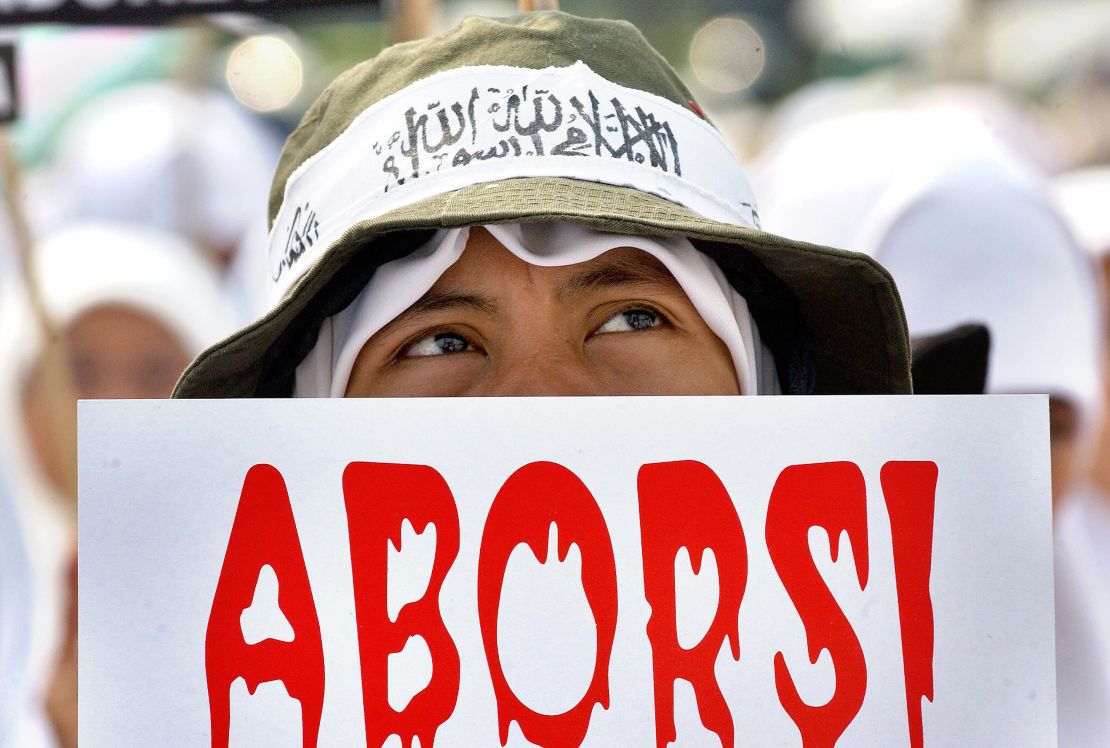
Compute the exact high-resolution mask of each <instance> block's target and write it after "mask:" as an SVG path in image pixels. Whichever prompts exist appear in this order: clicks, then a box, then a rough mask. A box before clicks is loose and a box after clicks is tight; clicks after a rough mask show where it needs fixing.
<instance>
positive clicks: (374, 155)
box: [175, 13, 909, 397]
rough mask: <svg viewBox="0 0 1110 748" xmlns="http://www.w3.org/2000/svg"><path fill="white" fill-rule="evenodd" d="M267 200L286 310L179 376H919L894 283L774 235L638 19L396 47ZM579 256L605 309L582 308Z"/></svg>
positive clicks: (489, 28) (601, 382)
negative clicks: (912, 366)
mask: <svg viewBox="0 0 1110 748" xmlns="http://www.w3.org/2000/svg"><path fill="white" fill-rule="evenodd" d="M270 219H271V233H270V250H269V259H268V267H266V268H265V269H260V272H265V273H267V277H268V279H269V283H270V286H271V288H272V299H273V308H272V309H271V311H270V312H269V313H268V314H267V315H265V316H264V317H263V318H261V319H260V320H258V321H256V322H255V323H254V324H253V325H251V326H249V327H247V328H246V329H244V330H242V331H240V332H239V333H237V334H235V335H233V336H232V337H230V338H228V339H227V340H225V341H223V342H222V343H220V344H218V345H216V346H214V347H213V348H211V349H209V350H208V351H206V352H205V354H204V355H202V356H201V357H200V358H199V359H198V360H197V361H195V362H194V364H193V365H192V366H191V367H190V369H189V370H188V371H187V372H186V374H185V375H184V377H183V378H182V380H181V381H180V382H179V383H178V386H177V389H176V391H175V393H176V396H178V397H214V396H223V397H228V396H239V397H244V396H245V397H250V396H290V395H297V396H343V395H372V394H395V395H404V394H445V395H446V394H501V395H510V394H537V393H541V392H554V391H557V392H558V393H560V394H630V393H640V394H644V393H648V392H650V393H654V394H668V393H677V392H687V393H690V392H700V393H702V394H709V393H711V392H731V393H737V392H739V393H743V394H756V393H774V392H783V393H787V394H807V393H848V392H859V393H865V392H868V393H898V392H903V393H905V392H908V391H909V348H908V342H907V339H906V334H905V326H904V321H903V318H902V314H901V310H900V306H899V304H898V300H897V295H896V292H895V290H894V287H893V284H892V283H891V281H890V279H889V277H888V276H887V275H886V274H885V273H884V272H883V271H882V270H881V269H880V268H879V267H878V266H877V265H876V264H875V263H873V262H871V261H870V260H868V259H866V258H862V257H859V256H857V255H853V254H851V253H847V252H840V251H836V250H829V249H822V248H818V247H813V246H810V245H805V244H801V243H798V242H791V241H788V240H785V239H783V238H781V237H778V236H774V235H771V234H767V233H765V232H763V231H761V230H760V229H759V228H758V213H757V210H756V207H755V200H754V198H753V197H752V195H751V193H750V190H749V189H748V186H747V180H746V177H745V176H744V172H743V170H742V168H741V167H740V165H739V164H737V163H736V161H735V159H734V158H733V157H732V156H731V154H730V152H729V151H728V148H727V146H726V144H725V141H724V140H723V138H722V137H721V135H720V134H719V133H718V132H717V131H716V130H715V129H714V128H713V127H712V125H710V124H709V123H708V122H707V121H706V120H705V118H704V115H703V114H702V112H701V110H700V108H698V106H697V104H696V103H695V102H694V100H693V97H692V96H691V94H690V92H689V91H688V90H687V89H686V87H685V86H684V85H683V84H682V83H681V81H679V80H678V78H677V76H676V75H675V73H674V71H673V70H671V69H670V68H669V67H668V66H667V65H666V63H665V62H664V61H663V60H662V58H661V57H660V56H659V55H658V54H657V53H656V52H655V51H654V50H652V49H651V48H650V47H649V46H648V45H647V44H646V42H645V41H644V39H643V37H642V36H640V34H639V32H637V31H636V30H635V28H633V27H632V26H630V25H629V24H626V23H620V22H611V21H598V20H587V19H580V18H575V17H573V16H569V15H566V14H561V13H539V14H533V15H530V16H523V17H518V18H514V19H507V20H492V19H483V18H471V19H467V20H466V21H464V22H463V23H462V24H461V25H460V26H459V27H458V28H456V29H455V30H453V31H450V32H448V33H446V34H443V35H441V36H438V37H435V38H432V39H427V40H424V41H420V42H416V43H411V44H406V45H399V46H396V47H393V48H391V49H388V50H386V51H385V52H383V53H382V54H380V55H378V56H377V57H376V58H374V59H373V60H371V61H368V62H366V63H363V64H362V65H360V66H358V67H356V68H354V69H352V70H351V71H349V72H348V73H346V74H344V75H342V76H340V78H339V79H337V81H336V82H335V83H334V84H333V85H332V86H331V87H330V88H329V89H328V91H326V92H325V93H324V94H323V96H321V98H320V99H319V100H318V101H317V102H316V104H315V105H314V106H313V107H312V108H311V109H310V111H309V112H308V113H307V114H306V116H305V118H304V120H303V122H302V124H301V126H300V127H299V128H298V130H297V131H296V132H295V133H294V134H293V135H292V136H291V137H290V139H289V141H288V143H287V145H286V148H285V151H284V153H283V156H282V160H281V163H280V165H279V168H278V173H277V176H276V177H275V180H274V185H273V188H272V190H271V197H270ZM479 227H481V228H479ZM591 274H592V278H591V277H589V276H591ZM572 276H584V277H585V280H586V281H589V282H582V280H583V279H582V278H577V281H578V289H579V290H581V289H583V288H588V289H589V290H590V291H592V292H599V291H602V290H604V291H606V293H607V294H608V295H602V296H600V297H596V298H595V300H596V301H597V303H598V304H600V305H601V306H605V305H609V306H605V308H604V309H601V308H600V307H599V308H598V309H594V308H593V307H589V308H586V307H587V306H588V305H579V306H577V307H575V306H574V305H573V304H571V303H570V302H571V301H575V299H570V298H569V296H573V294H569V295H568V294H566V293H563V294H560V293H559V291H560V290H562V291H566V290H567V284H568V283H569V284H571V286H573V285H574V281H575V280H576V279H575V278H574V277H572ZM497 279H502V280H503V281H504V282H502V283H500V284H497V283H491V282H490V281H491V280H492V281H496V280H497ZM618 281H619V282H618ZM653 283H654V286H653V285H652V284H653ZM483 284H485V287H483ZM637 284H639V285H638V286H637ZM498 291H500V292H501V293H500V294H498V293H497V292H498ZM648 291H652V292H653V293H656V292H657V294H662V295H661V296H660V295H653V293H648ZM429 293H430V295H429ZM444 296H446V297H447V298H446V299H445V298H444ZM492 297H497V298H492ZM578 300H581V298H579V299H578ZM481 302H496V303H492V304H491V303H485V304H483V303H481ZM663 302H667V303H666V304H665V303H663ZM667 304H671V306H670V307H668V306H667ZM414 305H415V307H416V309H415V310H413V309H412V307H413V306H414ZM406 310H408V314H407V315H404V314H403V313H406ZM414 311H416V312H420V313H421V314H422V315H423V316H424V321H425V322H429V324H425V325H423V326H421V325H420V324H417V323H418V322H420V320H418V319H415V318H416V317H417V316H418V315H416V314H414ZM602 311H608V312H609V314H608V315H607V316H601V317H598V315H600V314H601V312H602ZM463 312H466V313H467V314H470V315H471V317H466V316H465V315H464V314H463ZM499 312H500V314H498V313H499ZM529 312H533V313H531V314H530V313H529ZM433 313H434V314H433ZM399 315H402V316H404V319H400V318H399ZM473 315H484V317H482V319H481V320H479V319H476V318H474V317H473ZM414 320H415V321H414ZM494 322H496V324H493V323H494ZM491 324H493V327H490V325H491ZM391 325H392V327H391ZM399 326H403V327H404V328H405V330H406V331H408V332H409V333H411V335H410V336H409V337H406V338H405V340H403V341H401V342H399V343H398V342H397V341H396V340H395V337H396V334H397V332H398V327H399ZM614 332H625V333H628V337H627V338H624V337H618V336H615V335H609V333H614ZM536 335H540V336H541V337H540V339H539V340H537V339H536ZM382 336H385V338H388V340H385V342H386V343H391V344H392V345H384V343H383V337H382ZM441 336H445V337H441ZM668 336H670V337H668ZM648 340H652V341H653V342H657V343H662V344H663V345H662V346H661V347H653V346H648V347H647V348H645V349H642V350H641V349H640V348H639V347H638V346H639V345H641V344H645V343H647V341H648ZM618 341H623V342H619V345H618ZM633 342H634V343H635V345H636V347H635V349H633V348H632V345H633ZM364 344H369V348H365V349H364ZM626 344H627V345H626ZM614 346H617V347H618V348H619V349H620V350H614ZM430 358H436V359H437V361H436V364H435V367H434V368H435V369H436V371H435V372H434V373H433V375H428V374H426V373H425V372H427V370H428V369H427V367H428V366H429V365H430V364H431V361H428V360H422V361H418V360H417V359H430ZM438 359H449V360H450V363H448V361H446V360H444V361H439V360H438ZM707 362H708V363H707ZM440 364H443V366H441V365H440ZM621 364H623V366H622V365H621ZM702 364H706V365H708V366H709V368H710V370H711V372H710V374H711V376H707V378H702V375H703V373H704V372H700V370H699V367H700V366H701V365H702ZM726 367H727V369H731V372H728V371H727V369H726ZM723 370H724V371H725V375H724V376H723V377H722V375H721V372H722V371H723ZM398 372H404V373H407V374H412V375H413V376H406V377H402V378H400V379H399V378H398V377H396V376H392V375H395V374H397V373H398ZM660 372H662V373H663V376H660ZM352 373H353V374H352ZM402 380H403V381H402Z"/></svg>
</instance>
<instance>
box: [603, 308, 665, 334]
mask: <svg viewBox="0 0 1110 748" xmlns="http://www.w3.org/2000/svg"><path fill="white" fill-rule="evenodd" d="M658 326H659V315H658V314H656V313H655V312H652V311H650V310H648V309H629V310H628V311H625V312H620V313H619V314H614V315H613V316H612V317H610V318H609V319H607V320H606V321H605V324H603V325H602V326H601V327H599V328H597V331H598V332H599V333H602V332H634V331H636V330H647V329H650V328H652V327H658Z"/></svg>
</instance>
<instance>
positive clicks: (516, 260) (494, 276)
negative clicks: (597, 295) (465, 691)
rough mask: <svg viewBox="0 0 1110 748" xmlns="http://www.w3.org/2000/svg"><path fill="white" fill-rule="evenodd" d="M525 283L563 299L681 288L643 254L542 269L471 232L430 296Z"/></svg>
mask: <svg viewBox="0 0 1110 748" xmlns="http://www.w3.org/2000/svg"><path fill="white" fill-rule="evenodd" d="M525 278H527V279H528V280H529V281H530V282H532V283H536V284H540V285H545V286H550V287H551V289H552V290H553V291H554V292H555V294H556V295H557V296H559V297H561V298H564V299H566V298H571V297H574V296H578V295H581V294H583V293H586V292H588V291H594V290H600V289H604V288H607V287H613V286H618V285H633V284H640V285H648V284H651V285H657V286H667V287H673V288H680V286H679V284H678V282H677V281H676V280H675V278H674V276H673V275H671V272H670V271H669V270H668V269H667V267H666V266H665V265H664V264H663V263H662V262H661V261H660V260H658V259H657V258H655V257H654V256H652V255H651V254H650V253H648V252H645V251H644V250H642V249H636V248H634V247H621V246H616V247H614V248H613V249H610V250H607V251H605V252H602V253H601V254H599V255H598V256H597V257H594V258H592V259H590V260H587V261H584V262H578V263H573V264H568V265H556V266H540V265H535V264H532V263H530V262H527V261H526V260H523V259H521V258H520V257H518V256H517V255H516V254H514V253H513V252H512V251H510V250H509V249H508V248H506V247H505V246H504V245H503V244H502V243H501V242H499V241H498V240H497V238H496V237H494V236H493V235H492V234H491V233H490V232H489V231H487V230H486V229H485V228H481V227H477V228H474V229H471V231H470V236H469V237H468V239H467V243H466V248H465V249H464V250H463V253H462V255H461V256H460V257H459V259H458V260H457V261H456V262H455V263H454V264H453V265H451V267H449V268H448V269H447V270H446V271H445V272H444V273H443V275H442V276H440V278H439V280H437V281H436V283H435V284H434V285H433V286H432V289H431V290H430V291H429V293H439V292H442V291H444V290H446V289H450V288H456V287H458V286H470V287H475V286H477V287H483V288H488V289H491V290H496V289H499V288H502V289H503V288H504V287H505V284H506V282H507V281H509V280H511V279H518V280H521V279H525Z"/></svg>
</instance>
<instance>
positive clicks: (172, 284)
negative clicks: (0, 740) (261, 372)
mask: <svg viewBox="0 0 1110 748" xmlns="http://www.w3.org/2000/svg"><path fill="white" fill-rule="evenodd" d="M36 258H37V262H38V269H39V277H40V282H41V287H42V292H43V296H44V300H45V303H46V306H47V308H48V310H49V311H50V313H51V315H52V317H53V319H54V321H55V323H56V324H57V325H58V326H59V328H65V327H66V326H67V325H68V324H70V323H71V322H73V321H74V320H76V319H77V318H78V317H79V316H80V315H82V314H83V313H85V312H87V311H89V310H91V309H93V308H95V307H97V306H101V305H107V304H111V305H123V306H127V307H129V308H132V309H135V310H137V311H140V312H143V313H146V314H147V315H149V316H150V317H152V318H153V319H155V320H157V321H158V322H160V323H161V324H163V325H165V326H166V328H167V329H169V330H170V331H171V332H172V333H174V334H175V335H176V337H177V338H178V339H179V341H180V342H181V344H182V346H183V348H184V350H185V353H186V354H187V355H189V356H194V355H196V354H197V353H199V352H200V351H201V349H203V348H204V347H206V346H207V345H209V344H210V343H212V342H215V341H216V340H219V339H220V338H221V337H223V336H224V335H225V334H227V333H228V332H230V331H231V330H232V329H233V327H234V325H233V318H232V315H231V313H230V311H229V310H228V308H227V306H226V304H225V302H224V299H223V297H222V295H221V291H220V285H219V278H218V276H217V274H216V272H215V271H214V270H213V269H212V267H210V266H209V263H208V262H207V260H206V258H204V257H203V256H202V255H201V253H200V250H199V249H196V248H194V247H193V245H191V244H189V243H188V242H186V241H184V240H182V239H179V238H177V237H176V236H173V235H170V234H166V233H164V232H161V231H158V230H155V229H150V228H143V227H135V226H128V225H122V224H85V225H79V226H75V227H72V228H69V229H66V230H63V231H60V232H57V233H55V234H53V235H51V236H48V237H47V238H46V239H45V240H44V241H43V242H42V243H41V244H40V245H39V246H38V247H37V248H36ZM20 280H21V279H20V278H19V276H18V275H16V274H15V273H8V274H7V276H6V278H5V284H4V286H3V288H2V290H0V449H2V450H3V452H4V456H5V457H6V458H7V459H6V460H5V462H6V464H7V466H8V467H9V469H10V472H9V474H8V477H9V478H10V479H11V480H10V482H9V487H10V489H11V492H12V494H13V498H14V503H15V508H16V510H17V514H18V518H19V526H20V527H21V530H22V535H23V540H24V545H25V546H26V549H27V554H28V556H29V559H30V567H31V585H32V586H31V590H32V594H31V611H30V613H31V620H32V625H33V628H32V631H33V637H32V640H31V645H30V652H29V673H30V679H29V688H30V690H31V694H30V695H29V698H28V701H30V702H31V703H33V705H34V706H35V707H36V711H37V709H41V703H40V700H39V698H40V696H41V691H42V688H43V687H44V686H45V681H46V679H47V678H48V677H49V676H50V674H51V672H52V669H53V665H54V662H53V660H54V655H55V650H56V648H57V646H58V644H59V634H60V628H61V623H62V617H63V614H64V606H63V603H64V600H63V597H62V594H63V591H64V588H63V573H64V568H65V565H66V560H67V555H68V553H69V550H70V546H71V543H72V537H71V532H72V530H71V524H72V522H71V520H70V519H68V518H67V516H66V510H65V508H64V507H65V500H64V499H63V498H61V497H59V496H56V495H55V491H54V489H53V488H52V487H51V485H50V483H49V481H48V480H47V479H46V476H44V475H42V474H41V472H40V470H39V469H38V464H37V462H36V461H35V457H34V455H33V454H32V451H31V445H30V443H29V441H28V438H27V434H26V431H25V428H24V419H23V412H22V395H23V390H24V387H25V385H26V381H27V376H28V375H29V374H30V371H31V368H32V367H33V365H34V363H35V361H36V360H37V358H38V356H39V355H40V353H41V351H42V339H41V336H40V334H39V331H38V328H37V327H36V325H35V323H34V321H33V318H32V316H31V313H30V310H29V307H28V305H27V301H26V296H25V293H24V289H23V287H22V285H21V282H20ZM167 394H168V393H167ZM0 584H6V582H3V581H2V579H0ZM19 729H20V732H19V733H18V735H19V737H18V739H16V740H15V741H14V742H12V743H10V744H11V745H18V746H20V748H24V747H26V748H36V747H37V746H46V745H51V744H52V740H53V739H52V737H50V732H49V729H48V728H47V726H46V724H45V721H44V719H43V718H42V714H41V712H39V713H36V714H33V715H32V716H31V718H29V719H25V720H23V722H22V724H21V725H20V727H19ZM3 745H8V743H4V744H3Z"/></svg>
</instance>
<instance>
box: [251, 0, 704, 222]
mask: <svg viewBox="0 0 1110 748" xmlns="http://www.w3.org/2000/svg"><path fill="white" fill-rule="evenodd" d="M576 62H584V63H585V64H586V65H588V66H589V68H590V69H591V70H593V71H594V72H595V73H597V74H598V75H600V76H601V77H602V78H605V79H607V80H609V81H611V82H613V83H616V84H618V85H620V86H624V87H626V88H632V89H636V90H639V91H644V92H647V93H650V94H653V95H655V96H659V97H661V98H664V99H668V100H669V101H671V102H674V103H675V104H678V105H679V106H682V107H685V108H687V109H689V110H690V111H692V112H694V113H695V114H697V116H699V117H703V115H702V114H701V112H700V111H698V110H697V109H695V108H694V107H692V106H691V101H692V99H693V96H692V95H691V94H690V91H689V89H687V88H686V86H685V84H683V83H682V81H681V80H680V79H679V77H678V74H677V73H676V72H675V71H674V69H673V68H672V67H671V66H670V65H669V64H668V63H667V61H666V60H665V59H663V57H662V55H660V54H659V53H658V52H657V51H656V50H655V49H654V48H653V47H652V46H651V45H650V44H649V43H648V42H647V40H646V39H644V37H643V35H642V34H641V33H640V32H639V30H638V29H637V28H636V27H635V26H633V25H632V24H630V23H627V22H625V21H611V20H600V19H588V18H580V17H578V16H573V15H569V14H567V13H561V12H557V11H548V12H543V13H530V14H526V15H520V16H514V17H511V18H500V19H496V18H485V17H479V16H472V17H469V18H466V19H464V20H463V21H462V22H461V23H460V24H459V25H458V26H456V27H455V28H454V29H452V30H450V31H447V32H445V33H443V34H440V35H438V36H433V37H429V38H427V39H420V40H418V41H413V42H405V43H402V44H396V45H394V46H392V47H389V48H387V49H385V50H383V51H382V52H381V54H379V55H377V56H376V57H374V58H373V59H371V60H367V61H365V62H362V63H360V64H358V65H356V66H354V67H353V68H351V69H350V70H348V71H346V72H345V73H343V74H342V75H340V76H339V77H338V78H336V80H335V81H334V82H333V83H332V84H331V85H330V86H328V88H327V89H326V90H325V91H324V93H323V94H321V96H320V98H319V99H317V100H316V102H315V103H314V104H313V105H312V107H310V108H309V110H308V112H307V113H306V114H305V116H304V119H303V120H302V121H301V124H300V126H299V127H298V128H297V129H296V130H295V131H294V132H293V134H292V135H291V136H290V137H289V140H288V142H287V143H286V146H285V148H284V150H283V151H282V154H281V161H280V163H279V164H278V168H277V172H276V173H275V175H274V182H273V184H272V186H271V189H270V203H269V215H270V223H271V224H272V223H273V221H274V218H275V217H276V216H277V213H278V211H279V210H280V209H281V205H282V200H283V198H284V195H285V185H286V182H287V181H288V180H289V177H290V176H291V175H292V174H293V172H294V171H296V170H297V168H298V167H299V166H300V165H301V164H302V163H304V162H305V161H306V160H307V159H309V158H311V157H312V156H313V155H315V154H316V153H318V152H319V151H321V150H323V149H324V148H325V147H326V146H327V145H328V144H329V143H331V142H332V141H333V140H335V139H336V138H337V137H339V135H340V134H341V133H343V132H344V131H345V130H346V129H347V127H348V126H349V125H350V124H351V122H352V121H353V120H354V119H355V118H356V117H357V116H358V115H359V114H360V113H361V112H363V111H365V110H366V109H367V108H369V107H371V106H373V105H374V104H376V103H377V102H379V101H381V100H382V99H384V98H386V97H388V96H390V95H392V94H395V93H397V92H398V91H401V90H403V89H405V88H407V87H408V86H411V85H412V84H414V83H417V82H418V81H421V80H424V79H425V78H428V77H430V76H432V75H435V74H436V73H441V72H444V71H447V70H453V69H455V68H462V67H470V66H478V65H505V66H512V67H518V68H531V69H536V70H539V69H543V68H549V67H566V66H569V65H572V64H574V63H576Z"/></svg>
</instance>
